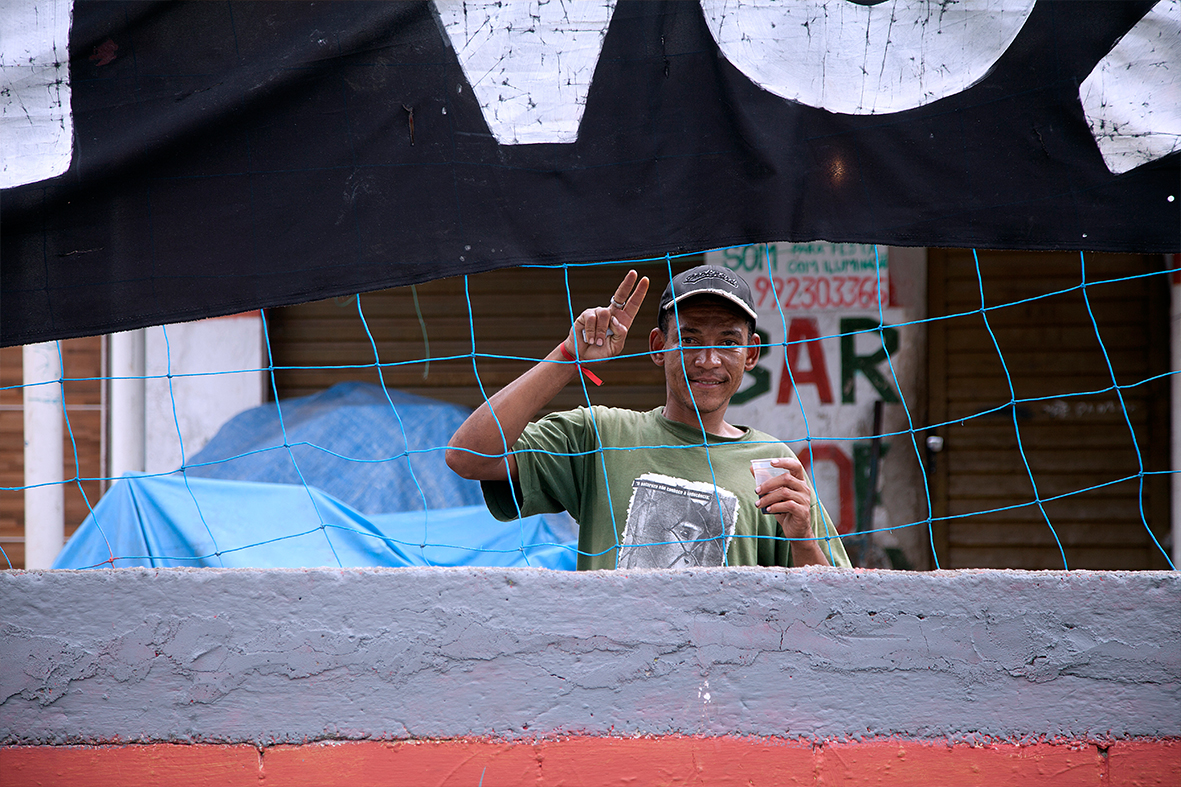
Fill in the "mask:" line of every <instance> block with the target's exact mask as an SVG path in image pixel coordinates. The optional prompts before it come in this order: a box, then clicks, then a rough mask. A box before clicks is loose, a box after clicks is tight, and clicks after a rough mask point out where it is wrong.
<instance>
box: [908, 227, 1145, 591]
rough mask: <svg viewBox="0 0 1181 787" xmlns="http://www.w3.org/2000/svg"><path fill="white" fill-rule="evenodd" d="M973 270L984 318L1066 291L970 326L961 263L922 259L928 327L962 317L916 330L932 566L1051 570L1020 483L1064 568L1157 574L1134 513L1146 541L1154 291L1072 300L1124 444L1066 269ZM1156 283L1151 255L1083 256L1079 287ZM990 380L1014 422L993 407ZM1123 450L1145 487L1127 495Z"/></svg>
mask: <svg viewBox="0 0 1181 787" xmlns="http://www.w3.org/2000/svg"><path fill="white" fill-rule="evenodd" d="M980 259H981V270H982V272H983V281H984V286H983V290H984V304H985V305H986V306H988V307H992V306H997V305H1001V304H1009V303H1014V302H1018V301H1022V300H1024V299H1029V298H1034V297H1035V296H1039V295H1043V294H1046V293H1050V292H1057V291H1060V290H1069V291H1067V292H1062V293H1061V294H1057V295H1053V296H1051V297H1048V298H1045V299H1038V300H1031V301H1028V302H1026V303H1021V304H1019V305H1015V306H1009V307H1007V308H1002V309H997V310H994V311H988V312H987V325H986V323H985V319H984V315H982V314H981V313H980V312H979V311H978V310H979V308H980V305H981V299H980V298H981V296H980V287H979V284H978V282H977V277H976V271H975V265H974V262H973V259H972V255H971V252H969V251H966V250H932V251H931V254H930V298H931V315H932V317H938V316H941V315H962V316H955V317H951V318H950V319H946V320H936V321H933V322H932V323H931V324H930V327H929V342H930V347H929V349H930V364H931V365H930V371H931V374H930V386H931V388H930V402H931V418H930V422H931V423H932V424H944V425H943V426H940V427H939V428H937V429H935V430H933V433H935V434H938V435H939V436H942V437H943V438H944V439H945V443H944V450H943V451H942V452H940V453H937V454H932V455H930V458H931V460H932V463H931V464H932V468H933V470H934V472H933V481H934V483H933V504H934V509H935V515H936V516H937V517H947V519H946V520H944V521H942V522H940V523H938V524H937V526H936V529H935V544H936V550H937V554H938V555H939V562H940V565H941V566H943V567H945V568H960V567H997V568H1030V569H1033V568H1062V558H1061V556H1060V554H1059V551H1058V547H1057V545H1056V543H1055V539H1054V536H1053V533H1052V532H1051V530H1050V528H1049V527H1048V526H1047V525H1046V523H1045V518H1044V517H1043V514H1042V511H1041V510H1040V509H1039V507H1038V506H1037V505H1036V504H1035V503H1034V502H1033V501H1034V500H1035V495H1034V486H1033V483H1034V482H1036V484H1037V497H1038V498H1040V499H1041V500H1042V501H1044V502H1043V507H1044V510H1045V516H1046V517H1048V519H1049V521H1050V522H1051V523H1052V524H1053V526H1054V528H1055V530H1056V531H1057V534H1058V538H1059V539H1061V542H1062V545H1063V549H1064V551H1065V554H1066V560H1067V563H1068V565H1069V566H1070V568H1091V569H1147V568H1166V567H1167V565H1166V564H1165V562H1164V560H1163V558H1162V556H1161V555H1160V553H1159V551H1158V550H1157V549H1156V547H1155V546H1154V545H1153V544H1152V542H1151V539H1150V538H1149V536H1148V533H1147V532H1146V530H1145V527H1144V524H1143V523H1142V521H1141V500H1143V512H1144V517H1145V518H1146V520H1147V522H1148V525H1149V526H1150V527H1151V528H1152V530H1153V532H1154V533H1156V535H1157V538H1158V539H1163V537H1164V535H1165V533H1167V531H1168V527H1169V521H1168V517H1169V501H1168V495H1169V489H1168V475H1167V472H1162V471H1168V469H1169V468H1168V463H1169V453H1168V452H1169V447H1168V445H1169V444H1168V441H1169V414H1168V405H1169V389H1168V380H1167V378H1160V379H1156V380H1152V379H1151V378H1153V377H1154V376H1155V375H1160V374H1162V373H1164V372H1165V371H1167V369H1168V354H1167V353H1168V330H1167V328H1168V312H1167V297H1168V282H1167V280H1166V278H1165V277H1164V276H1163V275H1156V276H1150V277H1143V278H1129V279H1126V280H1123V281H1118V282H1115V283H1111V284H1101V285H1097V286H1094V287H1089V288H1088V289H1087V300H1089V303H1090V307H1091V310H1092V311H1093V313H1094V316H1095V320H1096V322H1097V325H1098V333H1099V335H1100V336H1101V337H1102V344H1103V346H1105V347H1106V349H1107V354H1108V357H1109V358H1110V361H1111V365H1112V368H1113V370H1114V374H1115V377H1116V381H1117V382H1118V383H1119V385H1120V386H1121V391H1120V392H1122V395H1123V400H1124V402H1125V403H1126V406H1127V411H1128V418H1129V419H1130V421H1131V423H1132V426H1133V429H1134V434H1135V442H1133V438H1132V432H1130V431H1129V429H1128V426H1127V424H1126V422H1125V418H1124V413H1123V412H1122V411H1121V408H1120V398H1119V394H1118V393H1117V391H1116V390H1114V389H1113V387H1112V378H1111V372H1109V371H1108V366H1107V361H1106V360H1105V357H1104V354H1103V352H1102V350H1101V346H1100V342H1099V341H1098V339H1097V338H1096V330H1095V327H1094V326H1093V325H1092V322H1091V319H1090V316H1089V315H1088V311H1087V304H1086V302H1085V301H1084V296H1083V291H1082V290H1081V289H1073V290H1070V288H1072V287H1076V286H1077V285H1079V284H1080V282H1081V280H1082V279H1081V266H1080V260H1079V255H1078V254H1077V253H1034V252H998V251H988V252H982V253H981V254H980ZM1160 269H1161V265H1160V261H1159V257H1156V256H1153V255H1145V256H1136V255H1116V254H1087V255H1086V275H1087V281H1088V282H1096V281H1099V280H1105V279H1120V278H1123V277H1131V276H1136V275H1137V274H1146V273H1150V272H1151V271H1153V270H1160ZM989 328H991V329H992V333H993V334H994V335H995V337H996V342H997V344H998V345H999V347H1000V350H1001V352H1002V353H1003V357H1004V364H1003V365H1002V363H1001V360H1000V356H998V353H997V351H996V349H995V348H994V345H993V338H992V336H990V333H989ZM1006 367H1007V371H1008V373H1009V374H1010V375H1011V377H1012V386H1013V391H1014V394H1015V398H1016V399H1017V400H1019V402H1020V403H1019V404H1018V405H1017V406H1016V407H1015V408H1013V407H1009V406H1006V404H1007V403H1008V402H1009V401H1010V394H1009V384H1008V382H1007V380H1006V375H1005V371H1006ZM1145 381H1147V382H1145ZM1122 386H1130V387H1126V388H1124V387H1122ZM992 408H997V409H996V410H995V411H992V412H989V411H990V410H991V409H992ZM1014 411H1015V413H1014ZM982 413H983V415H981V414H982ZM1014 415H1015V416H1016V418H1015V421H1016V426H1017V427H1019V431H1018V429H1015V428H1014ZM973 416H975V417H973ZM1018 434H1019V435H1020V444H1021V447H1022V448H1023V449H1024V456H1025V458H1027V459H1028V461H1029V470H1028V471H1027V470H1026V466H1025V463H1024V462H1023V460H1022V453H1021V451H1020V450H1019V449H1018ZM1136 446H1138V448H1139V454H1140V456H1141V457H1142V461H1143V463H1144V469H1145V470H1146V471H1148V472H1150V473H1152V472H1156V473H1159V474H1158V475H1148V476H1144V477H1143V496H1142V497H1141V478H1140V477H1138V476H1137V474H1138V472H1139V470H1140V461H1141V460H1140V459H1138V458H1137V452H1136ZM1031 474H1032V476H1033V482H1031V480H1030V475H1031ZM1121 479H1122V480H1121ZM1079 490H1089V491H1083V492H1080V493H1078V494H1074V493H1075V492H1079ZM1058 496H1064V497H1061V498H1060V499H1053V498H1057V497H1058ZM982 511H989V512H991V513H976V512H982Z"/></svg>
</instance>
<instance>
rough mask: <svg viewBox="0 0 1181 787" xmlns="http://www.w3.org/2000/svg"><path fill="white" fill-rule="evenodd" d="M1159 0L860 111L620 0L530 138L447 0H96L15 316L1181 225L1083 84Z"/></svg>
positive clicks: (172, 312)
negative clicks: (585, 80) (1089, 111)
mask: <svg viewBox="0 0 1181 787" xmlns="http://www.w3.org/2000/svg"><path fill="white" fill-rule="evenodd" d="M1152 5H1153V4H1152V3H1151V2H1123V1H1122V0H1117V1H1116V2H1093V3H1091V2H1072V3H1063V2H1045V0H1042V2H1039V3H1038V5H1036V6H1035V7H1034V9H1033V12H1032V14H1031V16H1030V18H1029V19H1028V21H1027V23H1026V24H1025V26H1024V27H1023V28H1022V30H1021V32H1020V34H1019V35H1018V37H1017V39H1016V40H1015V41H1014V42H1013V44H1012V46H1010V47H1009V49H1008V50H1007V51H1006V52H1005V53H1004V55H1003V56H1002V57H1001V58H1000V60H999V61H998V62H997V63H996V65H995V67H994V68H993V69H992V71H991V73H989V74H988V75H987V76H986V77H985V78H984V79H982V80H981V81H979V82H978V83H976V84H975V85H973V86H971V87H969V88H968V89H967V90H964V91H963V92H960V93H958V94H955V95H951V96H948V97H946V98H943V99H940V100H938V101H935V102H933V103H931V104H928V105H926V106H922V107H918V108H915V109H910V110H906V111H902V112H896V113H892V114H884V115H849V114H839V113H834V112H829V111H826V110H823V109H817V108H814V107H810V106H806V105H803V104H800V103H795V102H791V101H787V100H784V99H782V98H779V97H778V96H775V95H772V94H771V93H769V92H767V91H765V90H763V89H761V88H760V87H758V86H757V85H756V84H755V83H754V82H752V81H751V79H750V78H748V77H747V76H746V75H744V74H743V73H742V72H740V71H739V70H738V69H736V68H735V67H734V66H733V65H731V64H730V63H729V62H728V61H727V60H726V59H725V58H724V57H721V56H720V54H719V49H718V46H717V44H715V42H714V40H713V38H712V37H711V35H710V32H709V30H708V29H707V26H706V24H705V19H704V16H703V12H702V9H701V7H700V6H699V5H698V4H697V3H693V2H620V3H619V4H618V6H617V7H616V9H615V12H614V15H613V17H612V19H611V23H610V27H609V29H608V32H607V34H606V38H605V39H604V42H603V49H602V52H601V55H600V58H599V60H598V64H597V67H596V70H595V73H594V79H593V82H592V84H591V87H590V90H589V94H588V96H587V99H586V106H585V113H584V115H583V118H582V122H581V126H580V127H579V133H578V138H577V141H575V142H573V143H568V144H556V143H549V144H527V145H501V144H498V143H497V142H496V140H495V139H494V138H493V137H492V136H491V134H490V133H489V129H488V126H487V124H486V123H485V121H484V118H483V116H482V114H481V110H480V107H479V106H478V104H477V102H476V99H475V98H474V96H473V93H472V90H471V88H470V86H469V85H468V82H467V80H466V78H465V76H464V73H463V71H462V69H461V67H460V65H459V63H458V61H457V59H456V55H455V52H454V51H453V50H452V49H451V47H450V45H449V44H448V42H447V39H446V37H445V36H444V35H443V32H442V29H441V27H440V24H439V22H438V20H437V18H436V16H435V14H434V12H433V9H432V7H431V6H430V4H428V3H408V2H389V3H386V2H327V3H305V2H283V3H278V2H237V1H236V0H235V1H233V2H222V3H210V2H180V3H147V2H86V1H83V2H78V3H77V4H76V5H75V7H74V21H73V28H72V32H71V35H70V67H71V89H72V111H73V119H74V124H75V129H74V136H75V141H74V151H73V159H72V163H71V164H70V168H69V170H68V171H67V172H66V173H65V174H63V175H60V176H58V177H54V178H51V179H48V180H43V181H40V182H35V183H29V184H27V185H21V186H17V187H14V188H10V189H6V190H4V191H3V192H2V194H0V285H2V301H0V331H2V341H3V344H5V345H11V344H23V343H28V342H34V341H42V340H47V339H53V338H66V337H71V336H79V335H87V334H95V333H101V332H109V331H115V330H124V329H130V328H135V327H141V326H145V325H152V324H159V323H166V322H175V321H181V320H190V319H196V318H201V317H208V316H214V315H220V314H230V313H235V312H239V311H244V310H249V309H256V308H259V307H270V306H277V305H283V304H291V303H296V302H301V301H306V300H311V299H318V298H326V297H330V296H337V295H344V294H351V293H354V292H358V291H366V290H372V289H377V288H382V287H389V286H394V285H403V284H409V283H414V282H420V281H424V280H429V279H434V278H439V277H444V276H452V275H457V274H463V273H469V272H476V271H482V270H488V269H493V268H499V267H504V266H509V265H518V264H522V263H561V262H590V261H606V260H627V259H637V258H649V257H659V256H663V255H664V254H666V253H670V254H679V253H685V252H695V251H701V250H705V249H710V248H717V247H723V246H729V245H733V244H741V243H748V242H757V241H808V240H816V239H823V240H829V241H835V242H867V243H868V242H873V243H881V244H894V245H905V246H958V247H979V248H1021V249H1089V250H1108V251H1135V252H1167V251H1178V250H1179V249H1181V202H1179V201H1173V202H1169V201H1168V200H1167V199H1166V197H1167V195H1170V194H1176V193H1177V192H1178V183H1179V182H1181V163H1179V156H1178V154H1176V153H1173V154H1171V155H1168V156H1165V157H1164V158H1160V159H1158V160H1156V161H1153V162H1150V163H1147V164H1145V165H1143V166H1140V167H1137V168H1135V169H1133V170H1131V171H1129V172H1126V173H1124V174H1120V175H1113V174H1112V173H1111V172H1109V171H1108V169H1107V167H1106V166H1105V164H1104V162H1103V159H1102V157H1101V155H1100V151H1099V149H1098V147H1097V145H1096V142H1095V140H1094V139H1093V138H1092V135H1091V132H1090V130H1089V129H1088V126H1087V122H1086V118H1085V117H1084V113H1083V109H1082V107H1081V106H1080V101H1079V84H1080V83H1081V81H1082V80H1083V79H1084V78H1085V77H1086V76H1087V74H1088V73H1090V72H1091V70H1092V69H1093V68H1094V67H1095V64H1096V63H1097V62H1098V61H1099V60H1100V59H1101V58H1103V57H1104V56H1105V55H1106V54H1107V52H1108V51H1109V50H1110V49H1111V47H1112V46H1113V44H1114V43H1115V42H1116V41H1117V40H1118V39H1119V38H1120V37H1121V36H1123V35H1124V34H1125V33H1126V32H1127V31H1128V30H1129V29H1130V28H1132V26H1133V25H1135V24H1136V22H1137V21H1138V20H1139V19H1140V17H1141V16H1143V15H1144V14H1145V13H1146V12H1147V11H1148V10H1149V9H1150V8H1151V7H1152ZM112 44H113V45H114V47H112ZM411 117H413V124H411Z"/></svg>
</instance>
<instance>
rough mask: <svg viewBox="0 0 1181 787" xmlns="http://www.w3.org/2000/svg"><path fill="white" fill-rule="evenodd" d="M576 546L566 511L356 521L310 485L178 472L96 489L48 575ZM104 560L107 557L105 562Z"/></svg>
mask: <svg viewBox="0 0 1181 787" xmlns="http://www.w3.org/2000/svg"><path fill="white" fill-rule="evenodd" d="M575 541H576V537H575V535H574V532H573V530H572V526H571V522H570V520H569V518H568V517H567V516H566V515H565V514H561V515H557V514H546V515H541V516H533V517H526V518H524V519H521V520H518V521H516V522H507V523H506V522H498V521H496V520H495V519H494V518H493V517H492V515H491V514H490V513H488V510H487V509H486V508H485V507H484V506H483V505H478V506H463V507H456V508H446V509H438V510H430V511H407V512H400V513H391V514H376V515H365V514H362V513H360V512H359V511H357V510H356V509H354V508H352V507H351V506H349V505H347V504H345V503H342V502H341V501H339V500H336V499H334V498H333V497H332V496H330V495H327V494H325V493H324V492H321V491H320V490H318V489H315V488H313V487H304V486H299V485H293V484H271V483H256V482H249V481H222V480H217V479H209V478H191V477H190V478H187V479H186V478H185V477H183V476H181V475H179V474H173V475H169V476H162V477H153V476H127V477H125V478H122V479H120V480H119V481H118V482H116V483H115V484H114V485H113V486H112V487H111V488H110V490H108V491H107V494H106V495H104V496H103V498H102V500H100V501H99V503H98V505H97V506H95V508H94V512H93V513H92V514H91V515H90V516H88V517H87V518H86V519H85V521H83V523H82V524H81V526H79V528H78V530H77V532H76V533H75V534H74V536H73V537H72V538H71V539H70V541H69V543H68V544H66V546H65V548H64V549H63V550H62V552H61V554H59V555H58V558H57V560H56V561H55V562H54V564H53V567H54V568H87V567H90V566H98V565H103V564H106V565H113V566H115V567H117V568H125V567H128V566H148V567H163V566H215V567H216V566H225V567H257V568H279V567H289V568H297V567H311V566H338V565H340V566H425V565H434V566H456V565H465V566H524V565H530V566H539V567H543V568H554V569H564V570H573V569H574V565H575V561H576V552H575V546H576V543H575ZM423 544H426V546H425V547H424V546H422V545H423ZM219 553H220V554H219ZM112 555H113V556H114V557H115V558H117V559H116V560H115V561H114V562H113V563H108V562H107V561H108V560H109V559H110V558H111V556H112Z"/></svg>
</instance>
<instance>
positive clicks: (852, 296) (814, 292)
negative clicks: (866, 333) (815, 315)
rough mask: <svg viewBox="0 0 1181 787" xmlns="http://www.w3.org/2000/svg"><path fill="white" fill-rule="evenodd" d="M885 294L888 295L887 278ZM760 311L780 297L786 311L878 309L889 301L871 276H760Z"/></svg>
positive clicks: (758, 281) (758, 286)
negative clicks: (776, 297)
mask: <svg viewBox="0 0 1181 787" xmlns="http://www.w3.org/2000/svg"><path fill="white" fill-rule="evenodd" d="M881 287H882V290H884V291H885V292H889V287H888V285H887V284H886V280H885V278H883V279H882V280H881ZM755 295H756V297H757V299H758V300H757V303H756V307H757V308H760V309H761V308H763V307H764V306H770V305H772V304H774V303H775V296H776V295H778V296H779V305H780V307H781V308H783V309H876V308H877V307H878V300H879V298H881V305H882V306H886V305H888V298H887V297H886V296H885V295H884V293H880V291H879V289H878V277H877V275H876V274H874V275H871V276H759V277H758V278H756V279H755Z"/></svg>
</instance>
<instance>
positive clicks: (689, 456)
mask: <svg viewBox="0 0 1181 787" xmlns="http://www.w3.org/2000/svg"><path fill="white" fill-rule="evenodd" d="M738 428H739V429H742V431H743V434H742V436H741V437H734V438H727V437H718V436H717V435H709V441H708V447H707V446H705V445H703V441H702V432H701V430H700V429H694V428H691V427H689V426H686V425H685V424H681V423H678V422H676V421H670V420H669V419H667V418H665V417H664V415H662V414H661V408H656V409H655V410H650V411H648V412H643V413H642V412H636V411H634V410H623V409H618V408H611V407H599V406H595V407H592V408H589V409H588V408H586V407H580V408H578V409H576V410H570V411H567V412H561V413H553V414H551V415H548V416H546V417H544V418H542V419H541V420H539V421H535V422H533V423H531V424H529V425H528V426H527V427H526V428H525V431H524V433H523V434H522V435H521V437H520V439H519V440H517V442H516V443H515V444H514V445H513V452H514V453H515V454H516V459H517V468H518V471H519V476H520V481H519V483H518V484H517V486H518V488H517V489H516V490H515V491H516V499H514V495H513V490H512V489H511V488H510V485H509V482H507V481H485V482H484V483H483V489H484V499H485V501H486V502H487V504H488V509H489V510H490V511H491V512H492V513H493V515H495V516H496V517H497V518H498V519H500V520H502V521H507V520H510V519H515V518H516V517H518V516H530V515H532V514H540V513H553V512H557V511H563V510H565V511H569V512H570V514H571V516H573V517H574V519H576V520H577V521H578V523H579V531H578V550H579V555H578V568H579V569H580V570H586V569H598V568H616V567H617V565H616V564H617V559H618V567H619V568H648V567H669V566H694V565H731V566H756V565H757V566H790V565H791V550H790V542H789V541H787V540H786V539H785V538H784V537H783V532H782V531H781V530H780V528H779V522H778V521H777V520H776V519H775V517H774V516H773V515H770V514H764V513H762V512H761V511H760V510H759V509H758V508H757V507H756V506H755V500H756V499H757V497H756V495H755V493H754V488H755V483H754V478H753V477H752V476H751V473H750V460H752V459H767V458H775V457H783V456H795V454H794V453H792V450H791V449H790V448H788V447H787V446H786V445H784V444H783V443H781V442H779V441H778V440H776V439H775V438H773V437H771V436H770V435H767V434H764V433H763V432H760V431H758V430H756V429H751V428H749V427H744V426H740V427H738ZM596 433H597V434H598V435H599V438H598V439H597V438H596ZM600 445H601V446H602V450H599V448H600ZM715 478H716V479H717V483H716V486H715V484H714V479H715ZM604 479H607V480H604ZM518 504H519V508H518ZM719 511H721V512H722V514H723V516H721V517H719V515H718V514H719ZM812 532H813V533H815V534H816V535H817V536H823V537H826V540H825V541H824V542H822V543H821V549H822V550H823V551H824V553H825V555H826V557H828V558H829V562H830V563H832V564H833V565H836V566H848V565H849V558H848V556H846V554H845V549H844V547H843V546H842V544H841V541H840V539H839V538H838V537H837V532H836V528H835V527H834V526H833V525H832V520H831V519H830V518H829V516H828V513H827V512H826V511H825V510H824V506H823V505H821V503H820V501H819V500H816V499H814V500H813V505H812ZM727 542H728V544H729V547H728V548H727V549H725V552H726V560H725V563H723V560H722V552H723V545H724V544H726V543H727Z"/></svg>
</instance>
